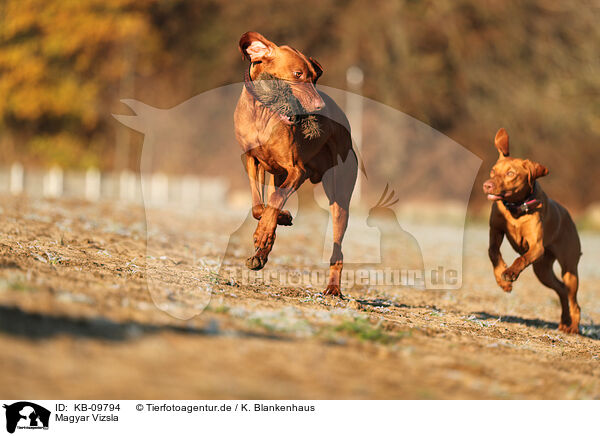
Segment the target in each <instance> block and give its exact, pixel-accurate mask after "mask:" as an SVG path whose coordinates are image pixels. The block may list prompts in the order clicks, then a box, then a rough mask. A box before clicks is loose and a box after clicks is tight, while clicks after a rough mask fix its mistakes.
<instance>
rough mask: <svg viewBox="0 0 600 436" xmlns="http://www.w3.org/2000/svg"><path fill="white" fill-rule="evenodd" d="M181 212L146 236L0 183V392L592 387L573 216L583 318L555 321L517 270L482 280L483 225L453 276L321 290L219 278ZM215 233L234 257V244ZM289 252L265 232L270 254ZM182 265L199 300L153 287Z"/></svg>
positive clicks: (596, 248) (175, 276)
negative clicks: (456, 282)
mask: <svg viewBox="0 0 600 436" xmlns="http://www.w3.org/2000/svg"><path fill="white" fill-rule="evenodd" d="M187 219H188V220H192V218H191V217H190V218H187ZM190 222H192V221H190ZM190 222H187V221H186V220H185V219H181V218H175V217H173V216H170V215H169V214H168V213H166V212H165V213H164V214H158V215H157V218H156V220H155V221H153V224H152V229H151V234H152V235H153V241H158V242H157V245H156V246H153V247H149V250H148V253H147V252H146V230H147V229H146V216H145V212H144V209H143V208H139V207H138V208H135V207H131V206H125V205H117V204H112V205H111V204H101V205H98V204H90V203H83V202H75V201H73V202H69V201H42V200H28V199H24V198H13V197H0V350H2V351H1V352H0V397H2V398H13V399H24V398H47V399H50V398H72V399H75V398H78V399H93V398H104V399H111V398H121V399H123V398H125V399H136V398H140V399H141V398H145V399H146V398H170V399H193V398H196V399H198V398H203V399H214V398H255V399H281V398H285V399H290V398H298V399H317V398H318V399H334V398H340V399H370V398H378V399H486V398H490V399H491V398H496V399H503V398H524V399H578V398H587V399H590V398H591V399H594V398H595V399H598V398H600V361H599V356H600V327H598V324H600V289H599V284H600V270H598V269H597V265H598V263H599V262H598V261H599V260H600V234H595V233H586V232H583V233H582V241H583V252H584V257H583V259H582V264H581V271H580V272H581V287H580V293H579V295H580V298H579V300H580V304H581V307H582V314H583V317H582V335H566V334H563V333H561V332H559V331H557V329H556V328H557V322H558V319H559V312H560V308H559V304H558V299H557V297H556V296H555V294H554V292H553V291H551V290H549V289H546V288H543V287H542V286H541V285H540V284H539V283H538V282H537V281H536V279H535V277H534V275H533V273H532V272H531V271H529V270H528V271H526V272H525V273H524V274H523V275H522V277H521V278H520V279H519V281H518V282H517V284H516V286H515V290H514V291H513V292H512V294H505V293H503V292H502V291H501V290H500V289H499V288H498V287H497V286H496V284H495V282H494V279H493V276H492V273H491V267H490V265H489V261H488V259H487V240H486V239H487V229H486V228H485V226H484V225H482V224H472V225H468V226H467V229H466V234H465V256H464V270H463V271H464V274H463V287H462V289H461V290H458V291H416V290H409V289H408V290H394V289H383V290H377V289H371V288H368V287H365V288H353V289H352V290H350V291H347V292H346V293H345V297H346V298H345V299H344V300H338V299H334V298H326V297H323V296H322V294H320V293H319V289H307V288H304V289H303V288H294V287H285V286H279V285H275V284H271V285H268V286H267V285H251V286H244V285H241V284H239V283H237V282H235V281H232V280H226V279H224V278H223V277H221V276H220V275H219V272H218V270H217V271H216V272H215V271H214V267H215V265H218V255H219V250H218V248H217V247H216V246H211V245H210V244H204V245H195V244H194V241H195V240H196V239H195V238H197V237H203V238H204V239H206V236H207V235H209V236H211V235H212V236H211V237H213V236H214V239H215V240H219V241H222V240H223V238H228V237H229V235H227V234H224V232H223V230H222V228H221V227H220V225H221V223H220V222H219V220H214V219H210V218H209V217H202V216H200V217H194V218H193V227H192V226H191V224H190ZM285 231H286V232H288V231H289V232H292V233H290V234H293V231H294V227H292V228H290V229H289V230H285ZM297 238H299V239H298V241H299V245H301V242H302V241H301V235H298V236H297ZM173 241H175V242H173ZM278 242H279V241H278ZM182 246H183V247H185V248H184V249H182V248H181V247H182ZM230 248H231V251H230V256H231V258H230V259H229V261H230V262H232V263H233V264H235V263H236V262H238V263H239V264H243V262H244V259H245V257H246V256H247V255H248V254H249V253H248V252H247V250H246V248H245V246H243V245H240V246H239V247H237V246H235V244H234V246H233V247H230ZM345 249H346V250H349V249H359V248H358V247H345ZM441 249H442V248H441ZM153 250H157V252H160V253H162V255H160V256H159V255H158V254H157V255H156V256H155V255H154V254H153ZM293 253H294V248H290V247H289V246H288V244H282V245H281V246H277V248H276V250H275V251H274V253H273V255H272V257H271V259H270V261H269V262H270V263H269V267H271V268H285V267H286V265H288V264H291V263H294V262H295V260H294V259H295V257H294V256H295V255H294V254H293ZM507 253H510V252H509V251H507ZM198 264H201V265H202V266H203V267H204V268H200V269H195V268H196V266H197V265H198ZM307 267H310V265H308V266H307ZM313 267H318V268H320V266H314V265H313ZM211 268H212V270H211ZM194 281H197V282H198V285H200V286H204V285H207V286H209V287H210V288H211V289H212V295H211V296H210V302H209V303H208V300H207V299H205V298H204V297H207V295H204V296H203V295H202V293H200V294H199V295H194V294H193V292H192V293H190V294H189V295H188V294H185V293H183V294H181V293H177V292H172V293H171V294H170V293H168V292H167V293H165V294H164V295H162V294H161V295H159V294H160V289H161V286H162V287H164V289H175V288H176V287H179V288H186V289H187V288H190V289H195V288H196V287H197V285H193V283H194ZM149 282H152V283H154V285H151V286H150V289H149V286H148V283H149ZM161 283H162V285H161ZM190 283H191V284H190ZM157 292H158V294H157ZM182 295H183V296H182ZM152 296H154V299H153V298H152ZM206 303H208V306H207V307H206V309H205V310H203V311H202V310H201V309H202V308H203V307H204V305H205V304H206ZM157 306H160V307H163V308H170V309H171V310H172V311H173V312H177V313H182V311H183V312H185V311H186V310H187V309H190V310H192V311H193V310H197V311H198V312H201V313H200V314H199V315H198V316H196V317H193V318H192V319H189V320H182V319H179V318H177V317H173V316H170V315H168V314H167V313H165V312H164V311H162V310H159V308H158V307H157ZM178 311H179V312H178Z"/></svg>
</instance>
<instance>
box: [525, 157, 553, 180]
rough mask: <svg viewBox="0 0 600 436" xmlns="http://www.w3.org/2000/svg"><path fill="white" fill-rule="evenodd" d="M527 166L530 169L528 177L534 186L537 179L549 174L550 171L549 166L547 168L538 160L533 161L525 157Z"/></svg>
mask: <svg viewBox="0 0 600 436" xmlns="http://www.w3.org/2000/svg"><path fill="white" fill-rule="evenodd" d="M525 167H526V168H527V170H528V171H529V175H528V176H527V178H528V180H529V184H530V185H531V186H533V182H534V181H535V179H538V178H540V177H544V176H547V175H548V173H549V171H548V168H546V167H545V166H544V165H542V164H539V163H537V162H532V161H530V160H529V159H525Z"/></svg>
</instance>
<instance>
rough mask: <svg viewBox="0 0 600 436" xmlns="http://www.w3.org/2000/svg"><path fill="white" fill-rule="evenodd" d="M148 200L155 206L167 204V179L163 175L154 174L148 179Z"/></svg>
mask: <svg viewBox="0 0 600 436" xmlns="http://www.w3.org/2000/svg"><path fill="white" fill-rule="evenodd" d="M150 198H151V199H152V204H154V205H157V206H162V205H165V204H167V203H168V202H169V178H168V177H167V175H166V174H163V173H154V174H152V176H151V179H150Z"/></svg>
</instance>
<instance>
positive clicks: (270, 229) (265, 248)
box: [246, 166, 307, 270]
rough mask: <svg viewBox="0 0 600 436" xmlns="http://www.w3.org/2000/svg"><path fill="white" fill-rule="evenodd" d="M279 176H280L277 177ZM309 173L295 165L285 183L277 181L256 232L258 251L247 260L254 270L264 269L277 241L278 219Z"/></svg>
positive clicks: (255, 243) (255, 241) (255, 245)
mask: <svg viewBox="0 0 600 436" xmlns="http://www.w3.org/2000/svg"><path fill="white" fill-rule="evenodd" d="M277 178H279V177H277ZM306 178H307V173H306V170H304V169H303V168H301V167H298V166H295V167H291V168H289V169H288V170H287V175H286V177H285V180H284V181H283V183H280V184H279V183H277V180H276V182H275V191H274V192H273V193H272V194H271V195H270V197H269V202H268V204H267V206H266V207H265V209H264V211H263V213H262V217H261V218H260V221H259V222H258V226H257V227H256V231H255V232H254V247H255V249H256V253H255V254H254V256H252V257H250V258H249V259H248V260H247V261H246V266H247V267H248V268H250V269H253V270H259V269H262V268H263V267H264V266H265V264H266V263H267V260H268V256H269V253H270V252H271V249H272V248H273V244H274V243H275V230H276V229H277V220H278V217H279V216H280V215H281V211H282V209H283V206H284V205H285V202H286V201H287V199H288V198H289V197H290V195H292V194H293V193H294V192H295V191H296V190H297V189H298V188H299V187H300V185H302V183H303V182H304V181H305V180H306Z"/></svg>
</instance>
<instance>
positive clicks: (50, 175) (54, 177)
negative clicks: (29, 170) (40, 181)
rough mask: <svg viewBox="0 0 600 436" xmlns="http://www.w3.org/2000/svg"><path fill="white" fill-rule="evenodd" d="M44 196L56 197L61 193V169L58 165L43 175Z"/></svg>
mask: <svg viewBox="0 0 600 436" xmlns="http://www.w3.org/2000/svg"><path fill="white" fill-rule="evenodd" d="M43 192H44V197H50V198H56V197H60V196H61V195H62V193H63V170H62V168H59V167H52V168H50V170H48V172H47V173H46V175H45V176H44V186H43Z"/></svg>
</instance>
